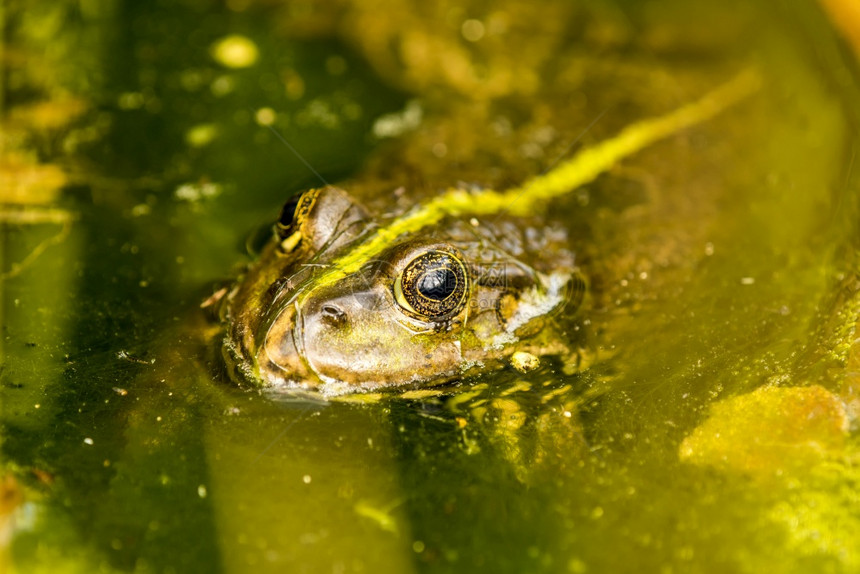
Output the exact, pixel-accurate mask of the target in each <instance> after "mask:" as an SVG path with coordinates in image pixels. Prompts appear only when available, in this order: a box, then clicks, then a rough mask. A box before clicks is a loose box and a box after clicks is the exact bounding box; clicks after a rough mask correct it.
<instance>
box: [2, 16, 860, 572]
mask: <svg viewBox="0 0 860 574" xmlns="http://www.w3.org/2000/svg"><path fill="white" fill-rule="evenodd" d="M688 4H689V3H686V2H680V1H673V0H665V1H660V2H649V3H642V2H634V1H620V0H619V1H614V2H610V1H605V2H590V3H576V2H568V1H558V2H555V1H546V2H542V3H540V4H539V6H537V7H535V6H533V5H532V3H520V2H517V1H514V0H506V1H503V2H498V3H495V4H493V6H488V5H485V4H484V3H481V2H465V3H463V2H439V3H434V4H432V5H429V6H428V5H425V4H423V3H420V2H411V1H409V0H397V1H394V0H391V1H388V2H370V1H363V2H360V1H358V0H356V1H355V2H352V1H350V0H340V1H336V0H331V1H328V2H325V1H320V2H290V3H283V4H281V3H278V2H274V1H266V0H226V2H220V1H214V0H183V1H180V2H157V1H151V2H131V1H121V0H87V1H86V2H72V1H58V0H52V1H50V2H49V1H41V0H38V1H33V0H30V1H28V2H26V3H25V2H15V1H13V2H7V4H6V6H5V8H4V9H3V10H2V11H0V18H2V19H3V25H4V34H5V36H4V42H3V45H2V52H0V61H2V64H3V76H2V77H3V79H2V84H0V92H2V98H3V100H2V102H3V103H2V105H3V118H2V122H3V123H2V126H3V131H2V133H0V149H2V150H3V157H2V161H0V178H2V183H0V201H2V207H0V216H2V217H0V223H2V233H3V238H2V253H3V258H2V270H0V272H2V273H3V275H2V279H0V294H2V310H0V317H2V326H3V331H2V339H0V351H2V364H0V441H2V442H0V446H2V466H0V472H2V474H0V481H2V482H0V493H2V498H0V544H2V550H0V569H4V568H5V569H8V570H10V571H13V572H42V571H44V572H66V571H68V572H129V571H134V572H246V571H253V572H284V571H289V572H362V571H368V572H370V571H373V572H412V571H416V572H417V571H421V572H425V571H426V572H447V571H464V572H472V571H487V572H541V571H548V572H607V571H622V572H623V571H642V572H758V571H761V570H763V569H770V570H773V571H778V572H795V571H796V572H807V571H816V572H853V571H857V570H858V569H860V495H858V491H857V485H858V484H860V471H858V470H857V468H858V466H857V464H858V456H860V449H858V444H857V438H856V436H855V433H854V432H853V430H854V426H855V414H856V411H857V409H858V405H860V403H858V400H860V399H858V394H860V378H858V372H860V348H858V343H856V340H855V339H856V334H855V325H856V323H857V320H858V313H860V281H858V275H857V273H858V272H857V269H858V266H857V265H858V259H857V243H858V240H860V235H858V221H860V212H858V205H857V198H858V194H860V169H857V163H860V160H858V159H857V157H856V155H857V148H858V141H860V140H858V137H859V136H858V133H860V132H858V128H860V112H858V110H860V91H858V87H860V76H858V69H857V65H856V61H854V60H852V56H851V54H850V52H849V50H848V49H847V47H846V46H845V45H844V44H843V43H842V41H841V40H840V39H839V37H837V35H836V33H835V32H834V31H833V30H832V28H831V27H830V25H829V23H828V22H827V20H826V19H825V18H824V16H823V14H822V13H821V12H820V10H819V8H818V7H817V6H816V5H815V4H812V3H800V2H798V3H794V5H792V6H782V5H779V6H777V4H783V3H771V2H763V1H762V2H758V1H757V2H725V1H721V2H717V1H710V0H708V1H704V2H697V3H696V4H695V7H691V6H689V5H688ZM785 4H787V3H785ZM750 69H752V70H756V73H758V74H759V76H760V77H761V79H762V87H761V89H760V90H759V91H758V92H757V93H756V94H754V95H752V96H751V97H749V98H747V99H746V100H744V101H742V102H739V103H738V104H736V105H735V106H732V107H731V108H730V109H728V110H726V111H725V112H724V113H723V114H721V115H720V116H718V117H717V118H715V119H713V120H710V121H708V122H705V123H703V124H702V125H699V126H695V127H693V128H690V129H688V130H683V131H682V132H680V133H678V134H676V135H673V136H671V137H669V138H667V139H666V140H665V141H662V142H659V143H657V144H655V145H653V146H650V147H649V148H648V149H646V150H644V151H643V152H641V153H639V154H636V155H635V156H633V157H631V158H629V159H625V160H623V161H621V162H620V163H619V164H618V165H617V166H615V167H613V168H612V169H611V170H610V171H609V172H608V173H606V174H604V175H603V176H601V177H600V178H598V179H597V180H596V181H594V182H593V183H591V184H589V185H588V186H586V187H584V188H581V189H578V190H574V191H572V193H571V194H570V195H568V196H566V197H564V198H560V199H558V200H555V201H554V202H553V203H552V204H551V206H550V209H549V211H550V215H548V216H547V217H548V218H549V219H551V220H552V221H554V222H555V223H556V224H558V225H562V226H564V227H565V228H567V229H568V233H569V239H570V242H571V245H572V246H573V247H574V248H575V249H576V251H577V256H578V260H579V263H580V265H581V267H582V269H583V271H584V273H585V274H586V275H587V277H588V281H589V283H590V293H589V296H588V300H587V305H586V306H585V309H584V310H583V311H582V312H580V313H579V314H576V315H573V314H565V313H561V314H559V315H558V316H557V317H556V318H555V320H556V321H557V323H558V326H559V332H560V333H562V334H561V335H559V336H560V337H564V338H565V343H566V344H568V345H569V346H575V347H578V348H579V349H580V359H581V366H580V368H579V369H576V368H572V365H570V364H562V363H561V360H553V359H550V360H547V361H544V364H543V366H542V367H541V368H540V369H539V370H537V371H535V372H533V373H529V374H527V375H523V376H521V375H518V374H517V373H515V372H513V371H512V370H511V371H500V372H495V373H493V372H490V373H485V374H482V375H481V376H479V377H477V378H475V379H469V380H465V381H462V382H461V383H459V385H458V386H456V390H457V392H455V393H453V395H452V399H451V400H447V401H446V400H441V399H439V398H423V399H422V398H418V397H415V396H413V397H412V398H403V397H398V396H397V395H396V394H394V395H392V396H389V397H387V398H384V399H383V400H381V401H376V402H370V403H365V402H362V401H341V402H330V403H326V402H324V401H314V400H307V399H305V400H302V399H292V400H274V399H272V398H271V397H269V396H266V395H261V394H259V393H256V392H249V391H245V390H241V389H239V388H238V387H235V386H232V385H230V384H227V383H225V382H224V381H221V380H219V379H217V377H215V376H214V375H213V369H212V365H211V361H212V359H211V355H210V354H209V353H207V350H206V348H205V345H204V344H203V343H202V342H201V339H202V337H201V331H203V330H205V329H206V328H207V327H205V326H203V323H202V320H201V317H200V316H199V315H200V314H201V312H200V310H199V306H200V303H201V302H202V301H204V300H205V299H206V298H207V297H208V296H209V295H211V294H212V293H213V291H215V290H216V289H217V288H218V287H219V286H221V285H224V284H225V282H227V281H229V280H231V279H232V278H235V277H236V276H237V275H238V274H239V273H240V272H241V269H242V266H243V265H244V264H246V263H247V261H249V259H250V258H251V257H252V255H249V254H248V253H249V251H253V246H254V244H255V240H254V238H255V237H257V236H259V235H260V233H261V230H263V231H265V230H268V229H269V228H270V225H271V223H272V221H273V220H274V218H275V217H276V216H277V213H278V209H279V207H280V205H281V204H282V203H283V202H284V201H285V200H286V199H287V198H288V197H289V196H290V195H292V194H293V193H295V192H297V191H299V190H302V189H306V188H308V187H312V186H317V185H319V179H323V180H324V181H329V182H343V184H342V185H343V186H344V187H345V188H347V189H349V190H354V191H355V192H356V193H358V194H359V195H362V196H364V197H367V198H372V199H373V198H375V199H376V200H377V201H379V200H381V199H385V198H387V197H389V195H390V194H391V192H392V190H394V189H396V188H398V187H400V186H405V187H406V193H407V194H412V196H413V197H414V198H415V201H416V202H417V201H420V200H422V199H426V198H427V197H431V196H432V195H433V194H434V193H435V192H437V191H438V190H442V189H444V188H446V187H447V186H450V185H456V184H458V182H466V183H467V184H470V185H482V186H492V187H494V188H496V189H506V188H510V187H513V186H515V185H516V184H518V183H520V182H522V181H523V180H524V179H526V178H528V177H530V176H534V175H536V174H539V173H541V172H543V171H545V170H547V169H550V168H551V167H552V166H554V165H555V164H556V163H557V161H558V160H559V158H566V157H570V156H571V155H572V154H575V153H576V151H577V150H578V149H580V148H581V147H582V146H584V145H585V146H587V145H591V144H594V143H596V142H598V141H601V140H603V139H605V138H608V137H611V136H613V135H615V134H617V133H618V132H619V131H620V130H621V129H622V128H623V127H624V126H626V125H628V124H630V123H632V122H635V121H637V120H640V119H643V118H646V117H650V116H654V115H657V114H662V113H667V112H669V111H671V110H673V109H676V108H678V107H680V106H682V105H684V104H686V103H689V102H691V101H693V100H695V99H697V98H698V97H701V96H702V95H703V94H705V93H707V92H708V91H709V90H711V89H713V88H715V87H716V86H718V85H720V84H722V83H723V82H725V81H726V80H728V79H729V78H731V77H733V76H735V75H736V74H737V73H738V72H740V71H741V70H750ZM285 144H286V145H285ZM291 148H292V149H291ZM294 150H295V151H294ZM296 152H298V153H296ZM476 389H477V390H478V391H479V392H481V393H484V395H482V396H481V400H483V402H475V401H472V402H469V401H466V400H464V401H462V403H460V404H457V403H456V400H457V399H456V397H457V396H458V393H461V392H462V393H467V392H475V390H476ZM559 389H564V393H565V394H564V397H565V398H564V401H565V402H563V403H560V404H556V403H553V402H552V401H553V400H554V398H555V397H557V396H559V395H558V393H556V394H552V393H554V392H555V391H557V390H559ZM550 395H552V396H550Z"/></svg>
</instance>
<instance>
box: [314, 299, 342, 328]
mask: <svg viewBox="0 0 860 574" xmlns="http://www.w3.org/2000/svg"><path fill="white" fill-rule="evenodd" d="M320 315H321V316H322V320H323V321H325V322H326V323H328V324H329V325H332V326H334V327H339V326H341V325H343V324H344V323H345V322H346V313H344V311H343V310H342V309H341V308H340V307H338V306H337V305H332V304H331V303H327V304H325V305H323V306H322V307H321V308H320Z"/></svg>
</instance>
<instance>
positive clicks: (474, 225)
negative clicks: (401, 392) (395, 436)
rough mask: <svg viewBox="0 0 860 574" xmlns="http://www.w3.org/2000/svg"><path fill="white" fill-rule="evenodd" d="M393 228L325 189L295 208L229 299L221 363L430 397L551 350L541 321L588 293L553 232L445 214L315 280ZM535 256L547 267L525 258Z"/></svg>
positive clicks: (258, 379)
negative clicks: (413, 390) (441, 386)
mask: <svg viewBox="0 0 860 574" xmlns="http://www.w3.org/2000/svg"><path fill="white" fill-rule="evenodd" d="M392 217H394V216H388V219H383V218H379V219H374V218H372V217H371V216H370V215H369V213H368V211H367V210H366V209H365V208H364V207H362V206H361V205H359V204H358V203H357V202H356V201H354V200H353V199H352V198H351V197H350V196H349V195H348V194H347V193H346V192H345V191H343V190H342V189H339V188H336V187H331V186H329V187H324V188H321V189H314V190H310V191H307V192H305V193H303V194H301V195H299V196H297V197H294V198H292V199H291V200H290V201H288V202H287V204H286V205H285V206H284V208H283V210H282V211H281V215H280V217H279V219H278V221H277V223H276V224H275V229H274V233H273V237H272V239H271V240H270V241H269V243H268V244H267V245H266V247H265V248H264V249H263V252H262V254H261V256H260V258H259V259H258V260H257V261H256V262H255V263H254V264H252V266H251V267H250V268H249V269H248V271H247V273H246V274H245V276H244V277H242V278H241V279H240V280H239V282H238V283H237V284H236V286H235V287H234V288H233V290H232V292H231V293H230V295H229V296H228V297H227V299H226V302H225V310H226V312H225V313H224V318H225V322H226V324H227V334H226V337H225V341H224V354H225V357H226V358H227V363H228V365H230V366H232V367H233V368H234V369H233V370H234V371H235V374H236V375H238V378H239V379H240V380H244V381H250V382H252V383H255V384H258V385H260V384H261V385H264V386H270V387H275V388H286V389H295V388H301V389H309V390H316V391H321V392H323V393H326V394H337V393H343V392H351V391H356V390H366V389H371V388H378V387H388V386H396V385H410V384H411V385H413V386H423V385H430V384H434V383H438V382H443V381H446V380H451V379H453V378H456V377H458V376H461V375H463V374H464V373H470V372H474V371H477V370H482V369H491V368H497V367H498V366H500V365H503V364H504V362H505V359H506V358H507V357H509V356H510V355H511V354H512V353H514V352H515V351H522V350H524V349H527V350H528V352H532V353H537V354H541V353H545V352H551V351H548V350H549V349H550V348H555V349H556V350H557V344H556V345H553V344H550V342H548V337H547V336H546V335H547V331H546V330H545V329H544V327H545V326H546V324H547V319H548V318H549V316H550V315H551V313H552V312H554V311H556V310H558V309H559V308H560V307H562V306H563V305H564V304H565V303H567V304H568V308H572V307H575V306H577V305H578V304H579V302H580V300H581V297H582V293H583V283H582V281H581V279H580V278H579V276H578V275H577V274H576V272H575V267H574V265H573V258H572V255H571V254H570V253H569V252H568V251H566V250H565V249H564V247H563V244H564V239H565V238H564V237H563V235H560V234H561V232H559V231H558V230H538V229H535V228H532V227H526V226H524V225H522V224H518V223H516V222H511V221H509V220H497V221H493V222H490V223H479V222H477V221H476V220H474V219H472V220H470V221H463V220H461V219H457V218H453V217H448V218H444V219H442V220H441V221H439V222H438V223H436V224H434V225H431V226H428V227H425V228H422V229H421V230H419V231H417V232H414V233H407V234H402V235H398V236H396V237H392V238H391V239H390V242H389V243H388V244H387V246H386V248H385V249H383V250H382V251H381V252H379V253H378V254H376V255H375V256H374V257H372V258H368V259H367V260H366V261H362V262H360V265H357V266H355V265H353V267H354V268H356V269H357V271H355V272H352V273H348V274H346V275H344V276H342V277H339V278H338V280H336V281H322V282H321V281H319V278H320V276H321V274H324V273H325V272H326V271H327V270H330V269H331V268H332V266H335V265H337V264H338V262H341V261H343V260H344V257H348V256H349V254H350V253H351V252H353V251H354V249H355V246H356V245H360V244H361V243H362V242H364V241H366V240H367V238H368V237H369V236H371V235H375V236H378V235H379V234H380V233H384V231H385V229H386V226H387V225H388V224H389V223H390V220H391V218H392ZM530 253H531V254H532V255H534V256H535V257H538V258H539V259H541V260H542V261H544V262H545V263H546V262H549V263H550V265H551V268H546V265H544V269H539V268H538V267H535V266H534V265H531V264H527V263H526V262H524V261H521V259H523V258H524V256H529V254H530ZM536 253H539V256H538V255H535V254H536ZM530 263H531V262H530ZM541 335H543V337H542V336H541ZM556 343H557V341H556Z"/></svg>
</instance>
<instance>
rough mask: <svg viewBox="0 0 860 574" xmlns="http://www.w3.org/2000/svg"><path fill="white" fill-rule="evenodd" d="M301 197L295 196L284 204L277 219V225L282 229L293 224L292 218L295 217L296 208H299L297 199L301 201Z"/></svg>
mask: <svg viewBox="0 0 860 574" xmlns="http://www.w3.org/2000/svg"><path fill="white" fill-rule="evenodd" d="M301 197H302V196H301V194H300V193H299V194H296V195H294V196H293V197H291V198H290V200H289V201H287V203H285V204H284V207H283V208H282V209H281V216H280V217H279V218H278V223H280V224H281V225H282V226H284V227H289V226H290V224H291V223H292V222H293V217H295V215H296V208H297V207H298V206H299V199H301ZM269 221H271V220H269Z"/></svg>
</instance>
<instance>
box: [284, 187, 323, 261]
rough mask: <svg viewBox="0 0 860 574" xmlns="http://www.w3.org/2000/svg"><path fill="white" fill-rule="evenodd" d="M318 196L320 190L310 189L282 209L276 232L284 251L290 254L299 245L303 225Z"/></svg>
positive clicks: (293, 197)
mask: <svg viewBox="0 0 860 574" xmlns="http://www.w3.org/2000/svg"><path fill="white" fill-rule="evenodd" d="M318 195H319V190H318V189H310V190H308V191H305V192H304V193H300V194H296V195H294V196H292V197H291V198H290V199H289V200H287V202H286V203H285V204H284V206H283V207H282V208H281V214H280V216H278V221H277V222H276V223H275V232H276V233H277V234H278V238H279V239H280V241H281V246H282V248H283V249H284V251H286V252H290V251H292V250H293V249H295V247H296V245H298V243H299V241H300V240H301V238H302V236H301V226H302V223H303V222H304V221H305V219H307V216H308V213H310V211H311V209H312V208H313V206H314V203H316V200H317V196H318Z"/></svg>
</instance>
